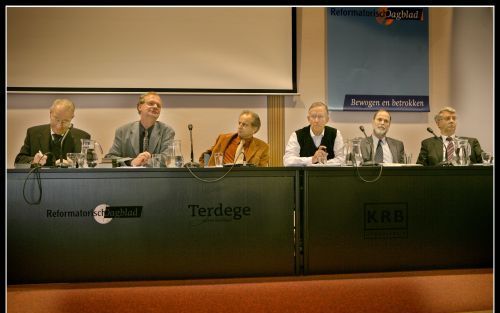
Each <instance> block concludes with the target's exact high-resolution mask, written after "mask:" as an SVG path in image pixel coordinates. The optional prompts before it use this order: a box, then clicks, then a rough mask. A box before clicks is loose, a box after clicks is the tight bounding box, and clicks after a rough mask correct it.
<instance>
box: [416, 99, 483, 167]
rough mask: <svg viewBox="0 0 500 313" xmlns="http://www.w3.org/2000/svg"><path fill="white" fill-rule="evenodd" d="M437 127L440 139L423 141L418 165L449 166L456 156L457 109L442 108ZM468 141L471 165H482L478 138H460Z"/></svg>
mask: <svg viewBox="0 0 500 313" xmlns="http://www.w3.org/2000/svg"><path fill="white" fill-rule="evenodd" d="M434 121H435V122H436V125H437V126H438V127H439V130H440V131H441V136H440V137H437V136H435V137H431V138H427V139H425V140H423V141H422V144H421V147H420V154H419V155H418V159H417V164H422V165H442V164H449V163H451V160H452V158H453V156H454V155H453V154H454V148H456V147H454V146H453V145H454V143H453V142H454V141H453V140H454V139H456V138H457V136H456V135H455V130H456V128H457V115H456V111H455V109H453V108H451V107H444V108H442V109H441V110H440V111H439V112H438V114H436V116H435V117H434ZM460 138H464V139H467V141H468V142H469V145H470V147H471V151H470V152H471V153H470V161H471V163H482V159H481V151H482V149H481V145H480V144H479V141H478V140H477V139H476V138H470V137H462V136H461V137H460Z"/></svg>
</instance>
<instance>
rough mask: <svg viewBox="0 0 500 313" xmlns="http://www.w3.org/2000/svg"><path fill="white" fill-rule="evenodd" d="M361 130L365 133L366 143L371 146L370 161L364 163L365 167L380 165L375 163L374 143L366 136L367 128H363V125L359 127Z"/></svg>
mask: <svg viewBox="0 0 500 313" xmlns="http://www.w3.org/2000/svg"><path fill="white" fill-rule="evenodd" d="M359 129H360V130H361V131H362V132H363V134H364V135H365V138H366V141H368V143H369V144H370V161H366V162H363V165H368V166H373V165H378V164H377V163H375V160H374V159H373V158H374V155H373V142H372V140H370V139H369V138H368V136H367V135H366V132H365V128H364V127H363V125H361V126H359Z"/></svg>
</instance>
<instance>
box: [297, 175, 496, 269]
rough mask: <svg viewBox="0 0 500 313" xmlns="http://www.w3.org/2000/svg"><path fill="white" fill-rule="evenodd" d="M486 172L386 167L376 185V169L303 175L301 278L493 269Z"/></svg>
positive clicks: (489, 186) (490, 186)
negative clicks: (363, 273)
mask: <svg viewBox="0 0 500 313" xmlns="http://www.w3.org/2000/svg"><path fill="white" fill-rule="evenodd" d="M492 173H493V171H492V168H491V167H483V166H469V167H417V166H415V167H396V168H388V167H384V168H383V170H382V175H381V176H380V179H378V180H376V181H374V180H375V178H376V177H377V176H378V174H379V169H378V168H375V167H370V168H360V169H359V171H358V172H356V170H355V169H353V168H336V169H325V168H315V169H309V170H307V171H306V172H305V177H304V181H305V183H304V184H305V188H304V189H305V192H304V195H305V199H304V203H305V204H304V249H305V253H304V273H306V274H320V273H357V272H380V271H405V270H415V269H437V268H468V267H492V266H493V176H492ZM358 174H359V175H358ZM362 179H364V180H365V181H374V182H365V181H363V180H362Z"/></svg>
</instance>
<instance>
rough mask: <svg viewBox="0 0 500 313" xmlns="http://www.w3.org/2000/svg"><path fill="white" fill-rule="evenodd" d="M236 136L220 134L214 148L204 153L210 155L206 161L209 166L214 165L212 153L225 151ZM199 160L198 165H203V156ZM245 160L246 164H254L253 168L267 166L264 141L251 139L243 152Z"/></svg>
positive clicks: (266, 150)
mask: <svg viewBox="0 0 500 313" xmlns="http://www.w3.org/2000/svg"><path fill="white" fill-rule="evenodd" d="M236 136H238V134H237V133H229V134H222V135H219V137H217V141H216V142H215V144H214V146H213V147H212V148H211V149H209V150H207V151H205V152H204V153H209V154H211V156H210V160H209V161H208V165H209V166H214V165H215V159H214V153H216V152H222V153H224V151H226V148H227V146H228V145H229V143H230V142H231V139H233V138H234V137H236ZM204 153H202V154H201V156H200V158H199V162H200V164H204V161H203V154H204ZM245 159H246V160H247V163H251V164H254V165H255V166H269V145H268V144H267V143H265V142H264V141H262V140H260V139H258V138H255V137H253V139H252V142H251V143H250V146H248V149H246V150H245Z"/></svg>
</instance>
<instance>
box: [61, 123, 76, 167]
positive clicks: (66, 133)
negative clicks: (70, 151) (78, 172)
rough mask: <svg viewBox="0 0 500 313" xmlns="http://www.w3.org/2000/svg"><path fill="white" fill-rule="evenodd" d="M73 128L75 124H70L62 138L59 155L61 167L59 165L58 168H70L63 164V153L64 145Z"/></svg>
mask: <svg viewBox="0 0 500 313" xmlns="http://www.w3.org/2000/svg"><path fill="white" fill-rule="evenodd" d="M72 128H73V123H70V124H69V127H68V129H67V130H66V131H65V132H64V135H63V136H62V138H61V154H60V155H59V165H58V167H64V168H67V167H68V165H66V164H64V162H63V154H64V153H63V143H64V139H66V136H67V135H68V133H69V131H70V130H71V129H72Z"/></svg>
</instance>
